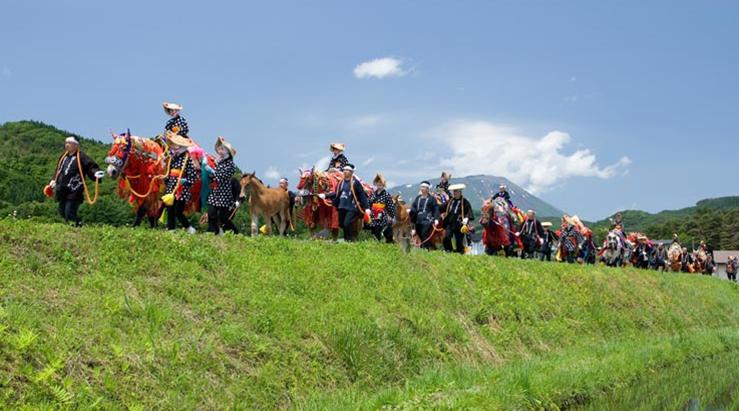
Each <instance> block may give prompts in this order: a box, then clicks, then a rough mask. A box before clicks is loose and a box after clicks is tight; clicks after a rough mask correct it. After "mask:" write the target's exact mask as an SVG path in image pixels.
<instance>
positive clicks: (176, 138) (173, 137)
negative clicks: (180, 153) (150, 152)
mask: <svg viewBox="0 0 739 411" xmlns="http://www.w3.org/2000/svg"><path fill="white" fill-rule="evenodd" d="M167 140H169V142H170V144H174V145H176V146H180V147H191V146H192V145H193V143H192V140H190V139H189V138H185V137H182V136H181V135H179V134H175V133H172V132H167Z"/></svg>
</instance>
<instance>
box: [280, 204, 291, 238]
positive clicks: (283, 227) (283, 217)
mask: <svg viewBox="0 0 739 411" xmlns="http://www.w3.org/2000/svg"><path fill="white" fill-rule="evenodd" d="M278 215H279V218H280V225H279V228H280V235H285V234H287V222H288V218H289V217H288V215H287V211H285V210H283V211H280V213H279V214H278Z"/></svg>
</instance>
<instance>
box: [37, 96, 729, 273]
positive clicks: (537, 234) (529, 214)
mask: <svg viewBox="0 0 739 411" xmlns="http://www.w3.org/2000/svg"><path fill="white" fill-rule="evenodd" d="M163 108H164V111H165V113H166V114H167V115H168V117H169V119H168V121H167V122H166V124H165V126H164V133H163V134H161V135H159V136H157V138H155V139H153V141H154V142H155V143H156V144H158V145H159V147H160V148H161V149H160V151H161V153H162V159H163V161H166V164H167V166H166V170H167V172H166V174H165V175H163V176H162V180H163V181H162V183H163V184H162V188H161V198H160V201H159V203H158V204H155V205H153V206H152V205H146V204H142V205H141V206H140V207H139V208H138V210H137V216H136V220H135V224H134V225H138V224H139V223H140V222H141V220H142V218H143V216H144V215H145V214H147V213H148V214H149V215H150V216H151V217H150V222H151V224H152V226H153V225H155V221H156V220H162V221H164V222H165V223H166V227H167V229H169V230H174V229H176V228H177V225H178V224H179V225H180V226H181V227H182V228H183V229H184V230H186V231H187V232H189V233H191V234H193V233H195V232H196V231H197V230H196V228H195V227H194V226H193V225H191V223H190V220H189V218H188V211H189V210H188V204H190V202H191V200H193V198H192V196H193V190H191V188H192V187H193V186H194V185H196V184H198V183H199V181H200V180H201V179H202V178H205V179H206V181H208V186H207V187H204V189H205V190H204V192H205V194H206V195H205V196H204V198H203V206H204V207H206V208H207V210H202V211H203V214H205V215H207V231H208V232H212V233H215V234H220V233H223V232H224V231H232V232H234V233H238V231H239V230H238V228H237V227H236V225H235V224H234V223H233V218H234V215H235V213H236V211H237V210H238V209H239V207H240V205H241V203H242V202H243V201H244V200H245V198H244V197H243V192H242V190H241V187H240V186H239V183H238V181H237V180H236V179H235V178H234V175H235V173H236V165H235V163H234V157H235V155H236V152H237V151H236V149H235V148H234V146H233V145H232V144H231V143H229V142H228V141H226V139H224V138H223V137H219V138H218V139H217V141H216V144H215V147H214V148H215V153H216V156H215V157H210V156H208V155H202V153H200V154H199V152H198V151H197V150H196V149H194V147H197V145H196V144H195V142H194V141H193V139H192V138H191V137H190V136H189V126H188V123H187V121H186V120H185V118H184V117H183V116H182V115H181V111H182V106H180V105H179V104H175V103H168V102H165V103H164V104H163ZM129 144H130V143H129ZM345 148H346V147H345V145H344V144H340V143H334V144H331V145H330V147H329V149H330V151H331V154H332V157H331V159H330V161H329V164H328V166H327V168H326V170H325V171H326V172H328V171H331V170H339V171H340V172H341V173H342V176H343V178H341V180H340V181H339V182H338V184H336V187H335V188H334V189H332V190H331V191H329V192H323V193H311V192H308V193H307V194H306V192H296V191H293V190H291V189H290V187H289V182H288V179H287V178H281V179H280V180H279V187H280V188H281V189H282V190H284V191H285V192H286V193H287V195H288V197H289V203H290V208H291V209H292V208H293V207H295V205H296V203H297V202H299V201H301V200H302V199H303V197H305V196H306V195H307V196H315V197H318V198H319V199H320V200H321V201H326V202H329V203H330V204H332V206H333V207H335V209H336V212H337V213H338V224H339V227H340V228H341V230H342V231H343V238H344V240H345V241H349V242H351V241H355V240H356V238H357V236H358V234H359V233H358V232H357V230H358V229H361V227H363V228H364V229H366V230H368V231H369V232H370V233H371V235H372V236H373V237H374V238H376V239H377V240H378V241H384V242H387V243H393V242H396V241H399V240H401V239H400V238H395V237H396V236H399V234H398V233H402V231H398V230H396V228H397V227H399V226H400V225H403V224H406V225H407V226H408V227H409V228H410V233H409V234H410V235H409V238H408V239H407V240H409V241H412V242H414V243H415V244H416V245H417V246H418V247H420V248H422V249H426V250H434V249H436V248H443V250H445V251H448V252H456V253H465V252H468V251H469V249H470V246H471V245H472V244H473V234H474V232H475V229H476V228H477V226H476V225H475V213H474V209H473V206H472V204H470V202H469V200H467V199H466V198H465V197H464V190H465V188H466V187H465V186H464V184H451V175H450V174H449V173H447V172H442V173H441V177H440V179H439V183H438V184H437V185H436V186H435V187H433V189H432V185H431V183H430V182H429V181H423V182H421V184H420V186H419V192H418V195H417V196H416V197H415V198H414V199H412V201H410V202H409V203H405V202H402V201H401V202H398V201H396V199H394V198H393V197H392V196H391V194H390V193H389V192H388V191H387V187H386V185H387V182H386V180H385V178H384V177H383V176H382V175H381V174H377V175H376V176H375V177H374V179H373V180H372V186H371V187H370V188H368V187H367V186H366V185H365V184H364V183H363V182H361V180H359V179H358V178H357V177H356V176H355V175H354V172H355V167H354V165H353V164H352V163H351V162H350V161H349V160H348V158H347V156H346V154H345ZM127 155H128V153H126V155H124V156H122V157H120V156H119V157H115V156H109V157H107V158H106V160H105V161H106V163H107V164H108V167H109V169H108V174H110V175H114V171H116V170H120V169H121V168H122V167H125V164H126V162H127V161H128V158H127ZM105 174H106V173H105V171H103V170H101V169H100V167H99V166H98V164H97V163H96V162H95V161H94V160H93V159H91V158H90V157H89V156H87V155H86V154H85V153H84V151H82V150H81V149H80V142H79V140H78V139H77V138H76V137H73V136H70V137H67V138H66V140H65V142H64V152H63V154H62V155H61V156H60V158H59V161H58V163H57V166H56V169H55V172H54V177H53V179H52V180H51V181H50V182H49V184H48V185H47V186H46V187H45V190H44V191H45V193H46V194H47V195H48V196H50V197H54V198H56V200H57V201H58V203H59V214H60V215H61V217H62V218H63V219H64V220H65V221H67V222H71V223H73V224H75V225H81V221H80V218H79V216H78V213H77V211H78V209H79V206H80V204H81V203H82V202H83V201H84V199H85V196H87V199H88V201H90V194H89V189H88V186H87V183H86V179H90V180H92V181H94V182H95V184H96V189H97V183H98V182H99V180H100V179H102V178H104V176H105ZM96 196H97V192H96ZM93 202H94V201H93ZM486 204H487V205H488V206H487V208H486V207H485V206H484V207H483V216H482V217H481V218H480V220H479V221H478V223H479V224H480V225H481V226H482V227H483V230H488V229H489V230H490V232H484V233H483V242H485V241H486V240H485V235H486V234H487V235H488V236H492V231H493V229H494V228H496V229H503V230H505V232H504V233H503V238H504V240H503V241H502V245H500V246H498V245H495V246H490V245H489V244H495V242H494V241H488V242H485V252H487V253H488V254H497V253H499V252H501V253H504V254H505V255H506V256H509V257H510V256H518V257H520V258H522V259H540V260H542V261H551V260H553V259H555V260H557V261H563V262H568V263H575V262H581V263H584V264H595V263H597V262H600V261H604V262H606V261H605V257H603V254H604V251H606V249H607V245H606V244H604V245H603V247H598V246H597V245H596V244H595V242H594V240H593V235H592V231H590V230H588V229H586V228H585V227H584V226H583V225H582V223H581V222H580V221H579V220H578V219H577V218H576V217H574V218H573V217H569V216H564V217H563V219H562V224H561V227H559V228H558V229H553V224H552V222H549V221H539V219H538V218H537V216H536V212H535V211H534V210H527V211H526V212H525V213H523V212H520V210H518V209H517V208H516V207H515V205H514V203H513V200H512V198H511V195H510V193H509V192H508V190H507V187H506V186H505V185H501V186H500V187H499V190H498V191H497V192H495V193H494V194H492V195H491V197H490V198H489V199H488V201H487V202H486ZM495 207H499V208H500V209H502V210H504V213H505V214H504V216H505V217H506V218H508V220H504V219H501V218H496V217H495V213H496V211H494V210H498V208H495ZM152 208H155V209H152ZM516 213H519V214H516ZM406 214H407V217H402V216H405V215H406ZM517 220H518V221H517ZM359 221H362V222H363V224H360V225H358V224H357V222H359ZM267 224H270V222H267ZM611 229H612V230H611V232H612V233H614V235H615V236H616V237H617V240H618V242H620V243H621V244H622V245H624V246H623V247H621V248H618V252H617V253H616V254H615V256H614V257H615V259H616V260H618V261H620V262H621V263H624V262H626V261H627V260H628V261H630V262H631V263H632V264H633V265H634V266H636V267H638V268H645V269H646V268H653V269H657V270H664V269H667V268H668V267H670V261H669V256H668V251H667V247H666V246H665V244H663V243H659V244H656V245H654V244H652V242H650V241H649V240H648V239H647V238H646V237H645V236H643V235H639V236H637V238H636V240H635V241H631V242H630V241H629V240H628V239H627V235H626V231H625V229H624V224H623V221H622V219H621V215H620V214H617V215H616V216H615V217H614V219H613V220H612V227H611ZM626 244H631V247H626V246H625V245H626ZM674 244H679V240H678V238H677V235H676V236H675V238H674V239H673V243H672V244H671V247H672V246H673V245H674ZM700 247H701V249H700V250H701V251H702V252H703V254H705V255H706V256H707V257H706V259H705V261H704V262H703V264H702V265H701V270H702V271H703V272H704V273H705V274H712V273H713V272H714V271H715V264H714V263H713V253H712V250H710V249H709V248H708V247H707V246H706V244H705V243H701V245H700ZM680 251H681V252H680V267H679V270H680V271H684V272H689V271H691V270H693V268H691V267H695V261H694V255H695V251H694V252H689V251H688V249H687V248H686V247H682V246H681V250H680ZM737 265H738V264H737V259H736V258H735V257H732V258H730V260H729V264H728V267H727V273H729V275H730V276H733V277H734V278H735V277H736V269H737ZM673 269H674V267H673ZM732 270H733V271H732Z"/></svg>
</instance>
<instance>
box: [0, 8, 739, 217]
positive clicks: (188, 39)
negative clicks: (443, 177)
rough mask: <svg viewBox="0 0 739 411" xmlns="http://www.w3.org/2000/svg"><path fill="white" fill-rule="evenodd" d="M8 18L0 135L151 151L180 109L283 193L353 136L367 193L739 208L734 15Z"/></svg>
mask: <svg viewBox="0 0 739 411" xmlns="http://www.w3.org/2000/svg"><path fill="white" fill-rule="evenodd" d="M2 17H3V18H2V22H3V24H2V25H0V38H2V39H3V40H2V41H1V42H0V96H1V98H0V122H4V121H8V120H20V119H36V120H41V121H44V122H47V123H51V124H53V125H56V126H58V127H60V128H63V129H67V130H70V131H75V132H78V133H80V134H82V135H84V136H87V137H93V138H97V139H101V140H104V141H105V140H106V139H107V138H108V137H107V136H108V133H109V130H111V129H114V130H116V131H122V130H123V129H125V128H126V127H130V128H131V130H132V131H133V132H134V133H135V134H138V135H144V136H151V135H154V134H157V133H158V132H160V130H161V129H162V128H163V125H164V123H165V122H166V118H165V116H164V113H163V112H162V109H161V106H160V104H161V102H162V101H165V100H169V101H176V102H178V103H180V104H182V105H184V106H185V110H184V113H183V114H184V116H185V117H186V118H187V119H188V121H189V122H190V127H191V134H192V136H193V137H194V138H195V139H196V140H197V141H198V142H200V143H201V144H202V145H204V146H205V147H207V148H209V149H210V148H212V144H213V143H214V142H215V139H216V137H217V136H218V135H223V136H225V137H226V138H227V139H229V140H231V141H232V142H233V143H234V145H236V146H237V148H238V150H239V152H238V154H237V157H236V159H237V163H238V165H239V166H240V167H242V168H243V169H246V170H255V171H256V172H257V173H258V174H259V175H262V176H269V177H267V178H266V180H267V181H271V182H273V183H274V181H275V180H274V179H273V178H274V177H275V176H277V175H285V176H287V177H288V178H290V179H291V180H292V182H293V183H294V182H295V180H296V177H297V169H298V167H301V166H307V165H310V164H313V163H315V162H317V161H319V160H321V158H322V157H325V156H326V155H327V154H328V144H329V143H330V142H334V141H341V142H344V143H346V144H347V147H348V148H347V156H348V157H349V159H350V160H351V161H352V162H354V163H355V164H356V165H357V167H358V168H359V175H361V176H363V177H364V178H366V179H368V178H371V177H372V176H373V175H374V173H375V172H378V171H382V172H385V173H386V175H387V177H388V179H389V180H390V181H392V182H395V183H408V182H415V181H419V180H420V179H421V178H423V177H436V176H437V175H438V174H439V173H440V171H441V169H442V168H449V169H452V171H453V172H454V173H456V174H457V175H461V174H467V173H478V172H480V173H490V174H497V175H501V174H503V175H505V176H507V177H509V178H511V179H512V180H514V181H516V182H517V183H519V184H521V185H523V186H524V187H529V188H532V189H533V190H534V191H535V192H536V193H537V194H538V195H539V196H540V197H542V198H543V199H545V200H547V201H549V202H551V203H552V204H553V205H555V206H557V207H560V208H562V209H565V210H568V211H570V212H572V213H577V214H580V215H581V216H584V217H585V218H590V219H593V218H602V217H604V216H606V215H608V214H610V213H612V212H613V211H615V210H617V209H622V208H638V209H644V210H648V211H658V210H661V209H670V208H678V207H684V206H689V205H692V204H693V203H694V202H695V201H697V200H699V199H702V198H706V197H716V196H723V195H736V194H739V189H738V188H737V183H736V182H737V176H738V175H739V173H738V172H737V165H738V164H739V163H738V161H739V157H738V156H737V153H739V139H738V138H737V137H739V136H737V131H736V130H737V128H736V120H737V114H738V113H739V79H738V77H737V73H739V46H737V39H739V25H737V24H736V22H737V21H739V3H736V2H729V1H693V2H688V1H683V2H674V1H669V2H668V1H665V2H658V1H654V2H643V1H642V2H636V1H635V2H626V1H619V2H593V1H547V2H533V1H531V2H528V1H515V2H514V1H501V2H496V1H481V2H474V1H465V2H440V1H416V2H410V1H408V2H405V1H387V2H383V1H372V2H367V1H364V2H359V1H357V2H354V1H331V2H329V1H326V2H323V1H320V2H298V1H295V2H279V1H271V2H260V3H252V2H208V3H207V4H206V2H188V1H178V2H166V3H165V2H153V1H150V2H143V1H141V2H139V1H126V2H100V1H97V2H92V1H48V2H36V1H8V0H5V1H3V2H2ZM383 58H384V59H387V60H380V61H379V62H374V63H372V62H373V60H376V59H383ZM362 63H368V65H365V66H363V67H364V68H363V69H358V66H360V65H361V64H362ZM383 63H384V65H383ZM355 71H356V73H355ZM373 73H374V76H372V75H371V74H373ZM362 75H364V77H363V76H362ZM383 75H384V76H383Z"/></svg>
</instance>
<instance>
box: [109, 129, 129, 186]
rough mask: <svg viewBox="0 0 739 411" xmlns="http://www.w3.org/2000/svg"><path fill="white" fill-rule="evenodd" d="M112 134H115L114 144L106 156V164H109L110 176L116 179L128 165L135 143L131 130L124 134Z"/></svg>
mask: <svg viewBox="0 0 739 411" xmlns="http://www.w3.org/2000/svg"><path fill="white" fill-rule="evenodd" d="M111 134H112V136H113V145H112V146H111V147H110V150H109V151H108V154H107V156H106V157H105V164H107V165H108V168H107V172H108V176H110V177H111V178H113V179H116V178H118V177H119V176H120V175H121V173H122V172H123V169H124V168H125V166H126V162H127V161H128V157H129V155H130V154H131V147H132V144H133V143H132V138H131V131H130V130H126V132H125V133H123V134H114V133H111Z"/></svg>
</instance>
